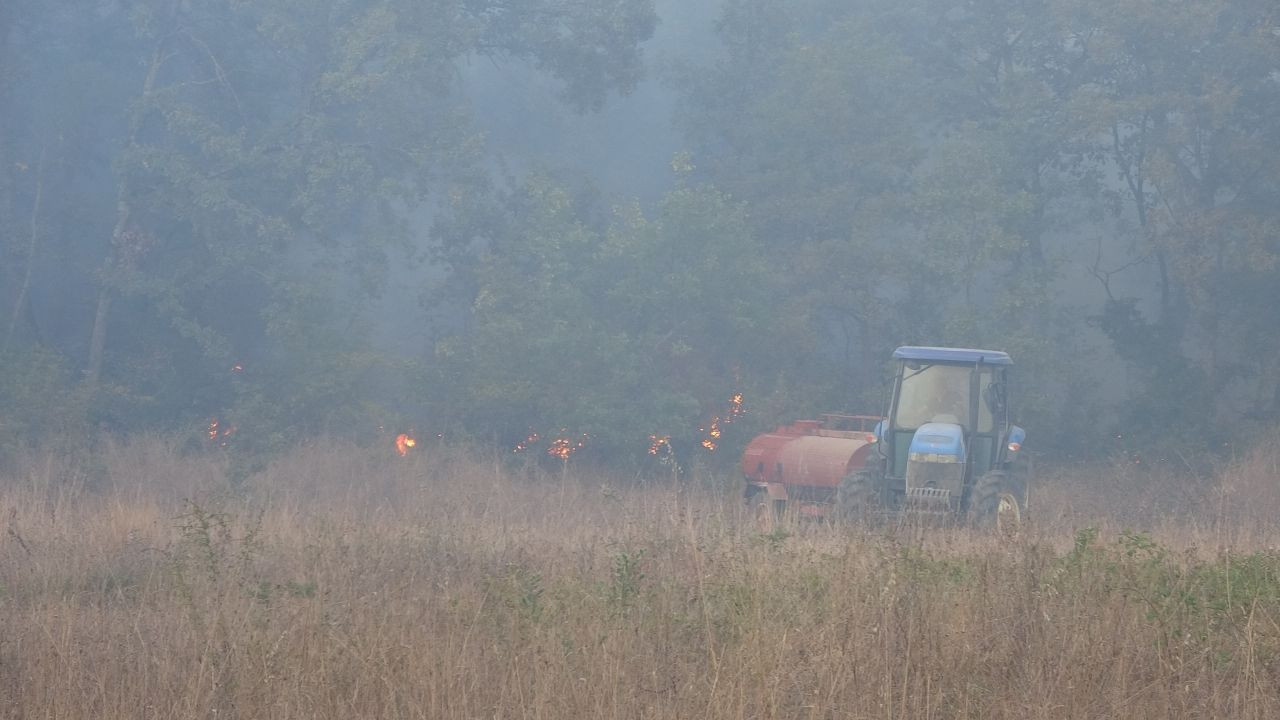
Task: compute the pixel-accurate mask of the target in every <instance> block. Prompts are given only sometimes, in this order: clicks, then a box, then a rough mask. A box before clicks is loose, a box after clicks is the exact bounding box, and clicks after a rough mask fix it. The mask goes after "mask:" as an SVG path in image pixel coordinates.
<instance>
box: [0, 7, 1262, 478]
mask: <svg viewBox="0 0 1280 720" xmlns="http://www.w3.org/2000/svg"><path fill="white" fill-rule="evenodd" d="M671 7H672V8H673V7H674V4H671ZM665 9H668V5H663V4H659V6H658V8H657V9H656V10H655V7H654V4H653V2H652V0H578V1H574V2H563V1H559V0H537V1H535V2H527V3H506V2H501V1H499V0H431V1H430V2H409V1H408V0H359V1H355V0H259V1H255V2H243V1H241V0H216V1H214V2H203V3H192V2H187V1H185V0H115V1H105V0H77V1H76V2H69V3H41V2H36V1H35V0H15V1H13V2H6V3H4V4H3V5H2V6H0V362H3V364H4V372H3V374H0V455H3V454H6V453H11V452H12V451H14V450H15V449H16V448H18V447H20V446H21V445H22V444H24V443H29V442H32V441H35V440H37V439H39V438H41V437H46V436H49V435H79V436H81V437H90V436H91V435H92V434H93V433H91V432H90V430H92V431H94V432H98V431H103V430H105V431H109V432H131V431H136V430H141V429H154V428H170V429H172V428H187V429H188V430H189V431H191V432H192V434H193V437H194V436H197V435H205V434H209V433H214V434H216V437H215V440H216V441H217V442H218V444H228V445H237V446H239V447H241V448H243V449H245V450H246V451H249V450H254V449H270V448H273V447H278V446H280V445H281V444H283V443H286V442H288V441H290V440H291V439H293V438H296V437H298V436H299V435H302V434H305V433H315V432H330V433H342V434H350V435H354V436H371V435H373V434H374V433H376V432H378V429H379V428H382V429H383V431H384V432H395V431H398V430H401V429H407V428H409V427H411V426H416V427H417V429H418V430H419V431H420V432H423V433H425V432H432V433H435V432H440V433H465V434H468V435H472V436H477V437H481V438H486V439H491V440H493V441H496V442H498V443H500V444H501V445H503V446H504V447H511V446H513V445H515V444H516V443H518V442H520V441H521V440H522V439H527V438H528V437H532V436H533V435H534V434H537V435H538V436H539V437H540V438H541V440H542V442H544V443H545V442H548V441H550V440H551V439H552V438H554V437H557V436H559V437H563V438H565V439H566V440H569V439H572V442H575V443H576V442H578V441H579V439H580V438H582V437H583V436H584V435H585V436H586V437H587V438H589V440H588V441H587V442H586V445H588V446H590V447H592V448H593V449H594V450H595V451H596V452H597V453H598V454H599V456H600V457H607V458H612V459H615V460H617V461H625V460H626V459H628V458H633V457H642V456H643V455H644V453H645V450H646V449H648V448H649V446H650V444H651V443H652V442H653V441H654V440H655V439H658V438H663V437H667V436H669V437H670V438H671V444H672V446H674V447H675V448H676V450H677V452H678V453H691V452H694V451H695V449H696V448H697V447H698V445H699V443H700V442H701V441H704V440H709V439H714V440H716V441H720V440H721V438H712V437H711V433H712V430H713V429H715V430H717V431H724V430H726V428H724V427H723V426H724V425H727V424H728V422H729V421H730V420H734V419H737V420H739V422H738V425H737V428H744V429H743V430H741V431H737V430H736V429H735V431H736V432H737V434H738V435H739V437H737V438H736V440H735V438H732V437H728V436H729V435H731V434H732V433H728V432H725V435H726V437H725V438H724V439H725V440H729V441H736V442H740V441H741V439H742V438H741V435H743V434H745V433H746V432H747V431H749V430H750V429H752V428H755V427H760V426H763V425H767V424H772V423H774V422H777V421H780V420H784V419H787V418H788V417H795V416H797V415H799V414H802V413H812V412H819V411H824V410H849V411H867V412H875V411H877V410H878V409H879V404H880V403H881V398H882V395H883V375H884V368H885V358H887V356H888V353H889V351H890V350H891V349H892V347H893V346H895V345H898V344H904V343H919V344H936V345H944V344H949V345H967V346H992V347H998V348H1002V349H1006V350H1008V351H1010V352H1011V353H1012V354H1013V355H1014V356H1015V359H1016V361H1017V362H1018V364H1019V366H1020V370H1019V373H1020V375H1019V378H1020V380H1019V397H1020V406H1021V411H1020V414H1021V417H1020V420H1021V422H1022V424H1024V425H1028V426H1029V427H1031V429H1032V434H1033V436H1034V437H1036V439H1037V441H1038V444H1039V445H1040V447H1043V448H1050V449H1053V450H1056V451H1059V452H1064V453H1090V454H1096V453H1097V452H1099V448H1102V449H1103V450H1102V451H1105V452H1110V451H1125V452H1134V451H1138V450H1141V451H1143V452H1155V451H1154V448H1156V447H1157V446H1159V445H1161V444H1164V445H1171V444H1173V443H1180V444H1186V443H1192V444H1194V445H1195V446H1197V447H1199V448H1203V447H1208V446H1213V447H1221V446H1222V445H1223V443H1227V442H1235V441H1236V440H1237V439H1238V438H1240V437H1241V436H1243V435H1246V434H1248V433H1249V432H1250V431H1251V430H1252V429H1255V428H1258V427H1265V426H1266V425H1267V424H1269V423H1274V422H1275V421H1276V420H1277V419H1280V359H1278V358H1280V318H1278V316H1277V315H1276V313H1275V312H1274V308H1275V307H1276V306H1277V305H1280V267H1278V266H1277V259H1278V258H1280V202H1277V198H1278V197H1280V155H1278V154H1277V153H1275V152H1274V149H1275V148H1276V147H1278V146H1280V121H1277V120H1276V118H1280V10H1277V8H1276V6H1275V5H1274V3H1272V2H1268V1H1267V0H1198V1H1196V2H1190V1H1178V0H1170V2H1161V3H1152V2H1149V1H1148V0H1118V1H1117V0H1036V1H1033V2H1005V1H1004V0H996V1H992V2H983V3H972V2H967V1H963V0H896V1H894V2H890V1H889V0H870V1H869V2H863V3H843V2H831V1H830V0H800V1H799V2H785V3H784V2H779V1H778V0H723V2H722V3H721V7H720V8H719V20H718V22H717V23H716V26H715V28H716V29H715V32H716V37H715V38H711V37H705V38H698V39H696V40H697V41H699V42H701V43H702V44H703V45H704V47H703V48H701V50H702V51H701V52H699V53H688V54H687V55H691V56H696V58H697V59H693V60H691V59H688V58H687V57H685V56H681V57H665V56H662V57H646V56H645V55H644V54H643V53H642V49H643V46H644V45H643V44H644V42H645V41H646V40H648V39H649V38H650V37H651V36H652V35H653V34H654V33H655V31H657V32H663V31H664V29H663V28H662V27H661V26H659V25H658V21H659V19H660V16H661V15H663V14H664V12H665ZM672 12H673V13H675V10H674V9H673V10H672ZM674 16H676V17H679V15H678V14H675V15H674ZM666 30H668V31H669V30H670V28H667V29H666ZM707 58H710V59H707ZM476 62H495V63H499V64H505V65H510V66H518V67H521V68H528V69H529V70H530V72H534V73H538V74H541V75H542V76H543V77H546V78H550V79H551V80H552V81H553V82H554V83H556V86H557V87H558V88H559V91H558V92H559V97H560V99H561V101H563V103H564V105H565V107H566V108H568V109H570V110H572V111H574V112H592V111H595V110H599V109H600V108H601V107H604V106H605V105H606V104H607V103H608V102H609V101H610V99H611V98H613V97H615V96H616V95H617V94H619V93H623V94H625V93H628V92H630V91H632V90H634V89H635V88H636V87H637V85H638V84H639V83H640V82H641V81H642V80H643V79H644V77H645V70H646V66H650V67H662V68H664V69H665V71H664V73H663V76H664V83H665V84H664V87H666V88H668V91H667V92H668V93H669V94H670V96H671V97H673V98H675V100H676V106H677V111H676V113H675V117H673V119H672V120H673V122H675V123H676V124H677V126H678V127H679V129H680V131H681V133H682V137H683V138H684V140H683V142H684V148H685V151H683V152H680V153H678V154H677V155H676V156H675V157H674V158H672V159H671V160H672V172H671V174H670V177H669V178H668V181H667V182H668V185H667V187H668V192H667V194H666V196H665V197H663V198H662V199H661V200H660V201H658V202H655V203H640V202H638V201H635V200H633V199H632V198H629V197H625V196H622V197H613V196H609V195H606V194H604V193H603V192H602V191H601V190H600V189H599V188H597V187H593V185H592V182H591V180H590V179H589V178H587V179H584V178H582V177H576V176H566V175H564V174H562V173H557V172H556V171H554V170H539V169H537V168H538V167H539V166H544V167H554V165H555V163H554V162H552V160H553V159H552V158H539V157H537V156H536V153H533V152H530V153H529V155H530V156H529V157H526V158H524V160H526V162H524V163H522V164H521V168H520V169H519V170H512V169H510V167H508V166H507V165H506V164H505V162H504V158H502V157H499V156H498V155H497V154H496V153H495V152H494V151H493V148H492V146H491V143H490V139H489V138H488V137H487V136H486V134H485V133H484V132H483V131H482V130H481V129H480V128H481V126H482V125H483V123H482V122H481V121H482V120H483V118H481V117H478V116H477V114H476V113H477V111H476V109H475V107H473V105H472V103H471V102H470V101H469V98H468V93H467V92H466V90H467V88H466V87H465V85H466V80H465V73H464V72H463V70H464V69H465V68H466V67H467V66H468V65H469V64H471V63H476ZM513 107H514V104H513ZM643 141H644V138H639V139H638V140H637V142H643ZM599 162H600V163H601V164H607V163H609V162H610V158H609V157H601V158H599ZM531 168H532V169H531ZM396 283H400V284H402V285H404V284H407V285H408V286H410V287H412V288H413V291H412V293H411V300H410V301H409V302H405V298H404V297H401V296H396V295H395V294H394V292H392V288H393V287H394V286H396ZM414 300H418V301H420V302H418V303H417V304H415V303H414V302H413V301H414ZM389 304H390V305H392V306H393V308H394V312H388V311H387V306H388V305H389ZM406 337H408V338H414V340H413V341H411V342H406V341H404V340H403V338H406ZM739 393H741V394H743V395H744V396H745V398H746V407H747V408H748V409H749V411H750V412H749V413H748V414H747V415H746V416H743V417H742V418H738V415H737V414H736V413H737V411H738V410H739V409H740V408H738V407H737V406H734V405H732V398H734V397H735V396H736V395H738V394H739ZM717 418H718V419H717ZM213 419H217V420H218V421H219V422H220V425H219V428H220V429H218V430H216V431H211V430H210V429H209V428H208V424H209V423H210V421H211V420H213ZM230 428H237V429H238V430H237V431H236V434H235V435H234V436H230V435H227V431H228V430H229V429H230ZM650 436H653V437H652V438H651V437H650ZM1116 436H1121V437H1122V442H1121V443H1120V444H1117V443H1116V442H1115V438H1116ZM712 444H714V443H712ZM544 447H545V446H544Z"/></svg>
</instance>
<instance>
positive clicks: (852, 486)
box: [836, 470, 880, 519]
mask: <svg viewBox="0 0 1280 720" xmlns="http://www.w3.org/2000/svg"><path fill="white" fill-rule="evenodd" d="M877 480H878V478H877V477H876V475H875V474H874V473H873V472H871V471H869V470H854V471H853V472H851V473H849V474H848V475H845V476H844V479H843V480H841V481H840V488H839V490H838V491H837V492H836V509H837V510H838V511H839V513H840V515H841V516H843V517H844V518H845V519H855V518H863V519H865V518H867V517H869V516H870V515H871V513H872V512H874V511H875V509H876V508H878V507H879V506H880V483H879V482H878V481H877Z"/></svg>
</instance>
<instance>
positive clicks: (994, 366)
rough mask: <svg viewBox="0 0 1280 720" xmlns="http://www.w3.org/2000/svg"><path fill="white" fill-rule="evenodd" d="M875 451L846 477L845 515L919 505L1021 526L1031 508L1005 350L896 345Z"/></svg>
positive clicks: (980, 521)
mask: <svg viewBox="0 0 1280 720" xmlns="http://www.w3.org/2000/svg"><path fill="white" fill-rule="evenodd" d="M893 358H894V360H895V361H896V364H897V367H896V370H895V373H894V379H893V390H892V393H891V395H890V399H889V410H888V412H887V413H886V415H885V419H884V420H882V421H881V422H880V424H879V425H877V426H876V430H875V438H876V445H875V452H873V453H872V454H871V455H870V456H869V457H868V459H867V462H866V464H865V466H864V467H863V468H862V469H860V470H856V471H854V472H852V473H850V474H849V475H847V476H846V477H845V478H844V480H843V481H842V482H841V486H840V498H839V503H840V505H841V506H842V507H843V508H844V509H845V510H846V511H847V512H850V513H859V512H866V511H872V510H876V509H885V510H893V509H918V510H924V511H937V512H946V513H952V514H955V515H960V516H966V517H968V518H969V519H970V520H971V521H973V522H974V523H976V524H978V525H984V526H998V527H1001V528H1005V529H1008V528H1012V527H1017V526H1018V525H1020V524H1021V523H1022V520H1023V517H1024V515H1025V514H1026V510H1027V485H1028V481H1029V479H1030V478H1029V477H1028V476H1029V472H1028V467H1029V464H1028V463H1027V461H1026V458H1025V456H1024V454H1023V451H1022V442H1023V439H1024V437H1025V435H1026V433H1025V432H1024V431H1023V429H1022V428H1020V427H1018V426H1016V425H1013V424H1012V423H1011V422H1010V420H1009V391H1008V387H1009V386H1008V375H1009V370H1010V368H1011V367H1012V366H1013V361H1012V360H1011V359H1010V358H1009V355H1008V354H1007V353H1004V352H999V351H994V350H972V349H961V348H939V347H900V348H898V349H897V350H895V351H894V353H893Z"/></svg>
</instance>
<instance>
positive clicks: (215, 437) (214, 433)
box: [205, 418, 238, 447]
mask: <svg viewBox="0 0 1280 720" xmlns="http://www.w3.org/2000/svg"><path fill="white" fill-rule="evenodd" d="M237 429H238V428H236V426H235V425H226V426H224V425H222V424H221V423H220V422H218V418H209V427H208V428H207V429H206V430H205V435H206V436H208V438H209V442H216V443H218V444H219V445H221V446H222V447H226V446H227V438H229V437H231V436H232V435H235V434H236V430H237ZM219 439H221V442H219Z"/></svg>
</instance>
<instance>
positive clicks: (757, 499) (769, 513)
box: [747, 490, 779, 535]
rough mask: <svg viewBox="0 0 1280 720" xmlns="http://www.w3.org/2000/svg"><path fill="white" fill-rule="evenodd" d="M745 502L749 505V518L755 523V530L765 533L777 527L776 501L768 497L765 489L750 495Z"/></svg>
mask: <svg viewBox="0 0 1280 720" xmlns="http://www.w3.org/2000/svg"><path fill="white" fill-rule="evenodd" d="M747 503H748V504H749V505H750V507H751V518H752V520H753V521H754V522H755V524H756V530H759V531H760V532H762V533H764V534H766V535H767V534H769V533H771V532H773V531H774V530H776V529H777V527H778V521H779V517H778V516H779V512H778V501H777V500H774V499H773V498H772V497H770V496H769V493H768V492H767V491H764V490H761V491H760V492H758V493H756V494H755V495H752V496H751V497H750V498H748V499H747Z"/></svg>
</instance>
